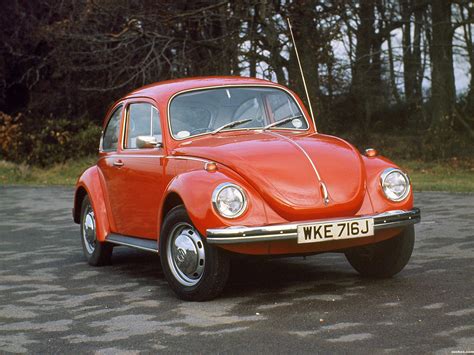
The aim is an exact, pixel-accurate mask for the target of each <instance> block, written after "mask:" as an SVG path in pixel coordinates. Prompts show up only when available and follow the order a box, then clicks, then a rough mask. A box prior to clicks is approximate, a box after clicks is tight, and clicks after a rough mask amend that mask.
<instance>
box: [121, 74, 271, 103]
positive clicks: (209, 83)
mask: <svg viewBox="0 0 474 355" xmlns="http://www.w3.org/2000/svg"><path fill="white" fill-rule="evenodd" d="M227 85H228V86H233V85H268V86H280V85H278V84H276V83H273V82H271V81H268V80H263V79H256V78H249V77H239V76H205V77H194V78H186V79H176V80H167V81H161V82H157V83H153V84H150V85H146V86H143V87H141V88H138V89H136V90H134V91H132V92H130V93H129V94H127V95H126V96H125V97H124V98H133V97H150V98H152V99H155V100H168V99H169V98H170V97H171V96H173V95H175V94H176V93H178V92H181V91H186V90H191V89H198V88H206V87H215V86H227Z"/></svg>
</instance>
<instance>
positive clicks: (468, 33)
mask: <svg viewBox="0 0 474 355" xmlns="http://www.w3.org/2000/svg"><path fill="white" fill-rule="evenodd" d="M466 10H467V16H466V14H465V13H464V8H463V7H461V9H460V13H461V19H462V22H463V32H464V41H465V42H466V51H467V54H468V57H469V65H470V74H471V81H470V84H469V92H468V94H467V110H468V112H474V44H473V40H474V38H473V37H472V26H473V25H472V22H474V8H473V7H472V6H471V7H470V6H466Z"/></svg>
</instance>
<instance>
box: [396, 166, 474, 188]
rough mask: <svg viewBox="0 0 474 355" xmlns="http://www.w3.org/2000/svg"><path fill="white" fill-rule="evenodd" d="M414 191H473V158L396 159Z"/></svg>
mask: <svg viewBox="0 0 474 355" xmlns="http://www.w3.org/2000/svg"><path fill="white" fill-rule="evenodd" d="M397 163H398V164H399V165H400V166H401V167H402V168H403V169H405V170H406V171H407V172H408V175H409V176H410V179H411V182H412V185H413V189H414V190H415V191H449V192H474V160H461V161H459V160H457V159H451V160H449V161H445V162H422V161H416V160H410V161H398V162H397Z"/></svg>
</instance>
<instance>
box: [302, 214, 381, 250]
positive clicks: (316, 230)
mask: <svg viewBox="0 0 474 355" xmlns="http://www.w3.org/2000/svg"><path fill="white" fill-rule="evenodd" d="M297 231H298V244H303V243H317V242H326V241H329V240H340V239H350V238H363V237H369V236H371V235H374V219H373V218H367V219H358V220H347V221H337V222H325V223H311V224H302V225H299V226H298V230H297Z"/></svg>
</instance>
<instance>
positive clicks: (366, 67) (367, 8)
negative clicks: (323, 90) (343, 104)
mask: <svg viewBox="0 0 474 355" xmlns="http://www.w3.org/2000/svg"><path fill="white" fill-rule="evenodd" d="M359 20H360V25H359V27H358V28H357V31H356V41H357V44H356V49H355V61H354V70H353V73H354V76H353V78H352V92H353V94H354V95H355V98H356V100H357V102H358V103H359V104H358V105H357V106H358V108H357V116H358V117H357V118H358V121H359V122H360V123H361V124H362V125H363V127H365V128H367V127H368V125H369V123H370V119H371V115H372V97H371V94H370V92H369V91H370V90H369V89H370V82H368V80H367V78H370V77H371V63H370V59H371V49H372V39H373V37H374V21H375V14H374V1H373V0H367V1H363V2H361V3H360V8H359ZM364 131H365V132H366V129H364Z"/></svg>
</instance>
